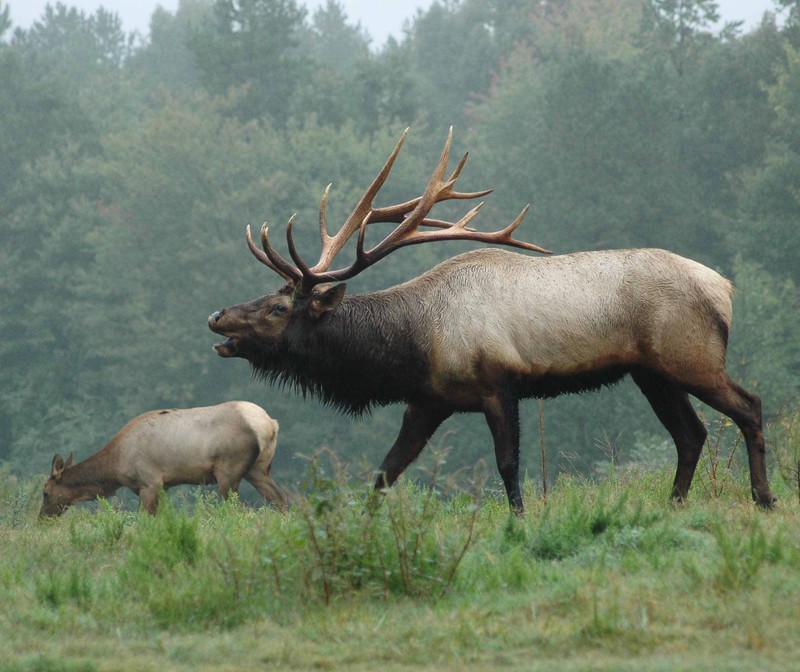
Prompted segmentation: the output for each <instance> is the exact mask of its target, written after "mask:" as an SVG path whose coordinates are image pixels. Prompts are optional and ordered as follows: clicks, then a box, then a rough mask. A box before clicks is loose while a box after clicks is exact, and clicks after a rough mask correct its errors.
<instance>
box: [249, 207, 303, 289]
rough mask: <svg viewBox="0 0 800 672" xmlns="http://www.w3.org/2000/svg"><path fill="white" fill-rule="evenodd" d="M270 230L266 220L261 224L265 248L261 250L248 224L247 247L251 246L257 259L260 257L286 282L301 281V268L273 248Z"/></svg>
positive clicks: (262, 243)
mask: <svg viewBox="0 0 800 672" xmlns="http://www.w3.org/2000/svg"><path fill="white" fill-rule="evenodd" d="M268 231H269V227H267V224H266V222H265V223H264V224H262V225H261V246H262V247H263V248H264V249H263V250H259V249H258V247H256V244H255V243H254V242H253V236H252V235H251V233H250V225H249V224H248V225H247V229H246V230H245V238H246V239H247V247H249V248H250V252H252V253H253V256H254V257H255V258H256V259H258V260H259V261H260V262H261V263H262V264H264V265H265V266H267V267H268V268H270V269H271V270H273V271H275V272H276V273H277V274H278V275H280V276H281V277H282V278H283V279H284V280H286V282H300V280H302V278H303V275H302V273H300V271H299V269H297V268H295V267H294V266H292V265H291V264H290V263H289V262H288V261H286V260H285V259H284V258H283V257H281V256H280V255H279V254H278V253H277V252H276V251H275V250H274V249H273V247H272V245H271V244H270V242H269V239H268V237H267V235H268Z"/></svg>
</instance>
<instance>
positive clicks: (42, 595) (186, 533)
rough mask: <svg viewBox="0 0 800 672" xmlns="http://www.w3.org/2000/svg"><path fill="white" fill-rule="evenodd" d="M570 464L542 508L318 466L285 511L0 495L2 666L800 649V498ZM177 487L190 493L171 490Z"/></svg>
mask: <svg viewBox="0 0 800 672" xmlns="http://www.w3.org/2000/svg"><path fill="white" fill-rule="evenodd" d="M726 478H729V479H730V487H726V488H720V495H719V496H712V495H711V494H709V493H710V492H713V490H706V489H704V488H703V487H702V486H700V484H699V483H697V484H696V487H695V488H694V489H693V491H692V493H691V495H692V496H691V499H690V501H689V502H688V503H687V504H685V505H680V506H678V505H673V504H670V503H669V502H668V491H669V484H670V480H671V478H670V474H668V473H666V472H658V473H645V472H640V471H636V470H634V471H626V472H624V473H617V474H616V475H613V476H612V477H611V478H609V479H608V480H606V481H604V482H602V483H590V482H586V481H583V480H581V479H577V478H566V477H564V478H561V479H560V480H559V481H558V482H557V483H556V484H554V486H553V487H552V488H551V489H550V491H549V494H548V498H547V501H546V502H545V501H543V500H542V499H541V498H538V497H537V495H536V493H535V492H534V491H533V488H532V486H531V485H530V484H527V487H526V493H525V495H526V502H527V503H528V512H527V513H526V515H525V516H524V517H523V518H521V519H516V518H512V517H510V516H509V514H508V512H507V509H506V505H505V503H504V501H503V500H502V498H500V497H499V496H496V495H492V494H491V493H490V494H483V495H481V496H480V497H478V498H477V499H473V498H472V497H471V496H469V495H466V494H459V495H456V496H453V497H449V498H442V497H439V496H438V495H436V494H435V492H434V491H432V490H429V489H422V488H418V487H415V486H413V485H411V484H409V483H401V484H400V485H399V487H397V488H395V489H394V490H393V491H392V492H390V493H389V495H388V496H387V497H386V499H385V501H383V502H382V503H381V504H380V505H378V506H375V505H374V503H373V502H371V501H370V498H369V496H368V494H367V493H368V491H367V490H366V489H360V488H353V487H348V486H346V485H344V484H343V483H342V482H341V479H338V478H327V477H324V476H322V475H321V471H316V472H314V475H313V477H312V480H311V482H310V483H309V492H310V493H311V494H310V495H308V496H307V497H304V498H298V499H297V501H296V502H295V505H294V507H293V508H292V510H291V511H290V512H289V513H288V514H280V513H277V512H275V511H272V510H269V509H251V508H246V507H244V506H242V505H240V504H239V503H238V502H228V503H221V502H219V500H218V499H216V498H215V497H213V496H207V495H205V496H204V495H199V496H197V497H196V498H195V499H194V500H193V501H190V502H188V503H186V502H185V503H184V505H177V504H174V503H170V502H168V501H166V500H163V501H162V503H161V508H160V512H159V514H158V516H156V517H155V518H153V517H149V516H146V515H144V514H139V513H134V512H130V511H118V510H115V509H114V508H113V507H112V506H110V505H109V504H105V503H101V504H100V505H98V506H94V507H76V508H75V509H72V510H70V511H69V512H68V513H67V514H66V515H65V516H63V517H62V518H60V519H58V520H55V521H45V522H39V521H37V520H36V508H37V506H38V501H37V497H36V496H35V494H38V493H35V490H34V488H35V487H36V486H37V484H36V483H34V482H31V483H29V484H24V483H23V484H17V483H14V484H13V487H11V486H9V487H8V488H7V492H5V493H4V494H3V497H2V503H1V504H0V535H2V542H3V548H4V553H3V558H2V560H1V561H0V601H1V602H2V603H1V605H0V606H1V607H2V608H0V632H2V637H1V638H0V661H2V662H0V670H14V671H17V670H19V671H21V672H22V671H25V672H28V671H33V670H42V671H46V670H53V671H58V672H62V671H63V672H66V671H75V672H79V671H81V672H83V671H86V672H89V671H102V670H115V671H125V670H131V671H133V670H136V671H137V672H140V671H143V670H144V671H146V670H154V671H155V670H158V671H159V672H160V671H162V670H214V671H220V670H241V669H267V668H269V669H273V668H277V669H281V668H282V669H292V670H320V669H323V670H324V669H344V668H346V669H348V670H372V669H381V670H400V669H414V670H434V669H435V670H472V669H474V670H479V669H480V670H484V669H504V670H507V669H510V670H515V669H519V670H551V669H558V670H590V669H591V670H664V671H667V670H669V671H670V672H672V671H674V670H748V671H750V670H754V669H766V668H767V667H768V666H769V667H770V668H771V669H777V670H783V669H785V670H789V669H794V668H793V666H794V665H795V664H796V661H797V660H798V659H800V635H798V634H797V633H798V628H797V604H798V596H800V537H799V536H798V535H797V529H798V522H800V515H799V514H800V505H798V499H797V496H796V494H795V493H794V492H793V491H792V490H791V489H790V488H789V486H788V485H786V484H785V482H784V481H783V480H782V479H781V478H780V477H775V478H774V481H775V483H774V486H775V489H776V490H777V491H778V494H780V495H781V496H782V499H781V504H780V507H779V508H778V510H777V511H774V512H763V511H760V510H758V509H756V508H755V507H754V506H753V504H752V503H751V502H750V501H748V499H747V498H746V490H747V488H746V487H744V486H743V485H741V480H740V479H738V477H732V476H730V475H728V476H726ZM177 499H179V498H173V501H175V500H177Z"/></svg>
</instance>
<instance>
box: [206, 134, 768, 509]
mask: <svg viewBox="0 0 800 672" xmlns="http://www.w3.org/2000/svg"><path fill="white" fill-rule="evenodd" d="M407 132H408V131H407V130H406V133H407ZM406 133H404V134H403V136H402V137H401V138H400V141H399V142H398V143H397V146H396V147H395V149H394V150H393V151H392V153H391V155H390V156H389V158H388V160H387V161H386V163H385V165H384V166H383V169H382V170H381V171H380V173H379V174H378V176H377V177H376V178H375V180H374V181H373V182H372V184H371V185H370V186H369V188H368V189H367V190H366V192H365V194H364V195H363V196H362V197H361V199H360V200H359V202H358V204H357V205H356V206H355V208H354V210H353V211H352V213H351V214H350V215H349V217H348V218H347V219H346V221H345V222H344V224H343V225H342V227H341V228H340V229H339V231H338V232H337V233H336V234H335V235H329V233H328V227H327V224H326V218H325V208H326V203H327V200H328V194H329V190H330V186H329V187H328V189H326V190H325V194H324V196H323V198H322V203H321V206H320V215H319V224H320V237H321V239H322V254H321V256H320V259H319V261H318V262H317V263H316V264H315V265H314V266H309V265H308V264H307V263H306V262H305V261H304V260H303V259H302V258H301V257H300V255H299V253H298V251H297V249H296V247H295V244H294V240H293V236H292V226H293V222H294V217H292V218H291V219H290V220H289V223H288V226H287V230H286V237H287V244H288V250H289V253H290V255H291V259H292V261H293V262H294V263H291V262H289V261H287V260H286V259H285V258H284V257H282V256H281V255H280V254H278V252H277V251H276V250H275V249H274V247H273V246H272V244H271V242H270V240H269V237H268V229H267V228H266V225H264V226H262V228H261V249H259V247H258V246H257V245H256V244H255V243H254V241H253V239H252V236H251V233H250V228H249V227H248V228H247V236H246V240H247V244H248V247H249V248H250V250H251V252H252V253H253V255H255V257H256V258H257V259H258V260H259V261H261V262H262V263H264V264H265V265H266V266H267V267H269V268H270V269H271V270H272V271H274V272H276V273H277V274H278V275H280V276H281V277H282V278H283V279H284V281H285V282H286V284H285V285H284V286H283V288H282V289H280V290H279V291H278V292H277V293H275V294H268V295H265V296H262V297H261V298H258V299H255V300H253V301H250V302H248V303H242V304H238V305H235V306H233V307H230V308H225V309H224V310H220V311H218V312H215V313H214V314H212V315H211V316H210V317H209V319H208V326H209V328H210V329H211V330H212V331H213V332H215V333H217V334H220V335H222V336H224V337H227V340H226V341H225V342H223V343H219V344H217V345H215V346H214V347H215V349H216V351H217V354H218V355H220V356H221V357H241V358H244V359H246V360H248V361H249V362H250V364H251V366H252V368H253V369H254V372H255V373H256V375H260V376H262V377H264V378H265V379H267V380H268V381H270V382H280V383H289V384H291V385H293V386H295V387H296V388H297V389H299V390H301V391H303V392H304V393H310V394H312V395H315V396H317V397H318V398H320V399H321V400H323V401H324V402H326V403H329V404H332V405H333V406H335V407H337V408H338V409H340V410H342V411H344V412H349V413H351V414H360V413H362V412H364V411H366V410H368V409H369V408H370V407H371V406H373V405H376V404H377V405H386V404H391V403H396V402H403V403H405V404H406V408H405V413H404V416H403V422H402V426H401V428H400V433H399V435H398V436H397V439H396V440H395V442H394V445H392V447H391V449H390V450H389V452H388V454H387V455H386V457H385V458H384V460H383V463H382V464H381V466H380V471H379V474H378V477H377V479H376V482H375V487H376V488H377V489H380V488H383V487H387V486H390V485H391V484H392V483H394V481H395V480H396V479H397V478H398V476H399V475H400V474H401V473H402V472H403V471H404V469H405V468H406V467H407V466H408V465H409V464H410V463H411V462H412V461H413V460H414V459H415V458H416V457H417V456H418V455H419V453H420V451H421V450H422V448H423V447H424V445H425V444H426V442H427V441H428V439H429V438H430V437H431V435H432V434H433V432H434V431H435V430H436V428H437V427H438V426H439V425H440V424H441V423H442V422H443V421H444V420H445V419H446V418H448V417H450V416H451V415H452V414H453V413H458V412H468V411H469V412H481V413H483V414H484V415H485V417H486V421H487V423H488V425H489V428H490V430H491V433H492V437H493V440H494V450H495V457H496V461H497V467H498V470H499V472H500V476H501V478H502V481H503V484H504V486H505V490H506V494H507V496H508V500H509V504H510V506H511V508H512V510H514V511H515V512H518V513H519V512H522V511H523V502H522V496H521V492H520V485H519V410H518V406H519V400H520V399H523V398H529V397H540V398H541V397H554V396H557V395H560V394H563V393H568V392H581V391H584V390H591V389H596V388H598V387H600V386H602V385H608V384H610V383H613V382H615V381H617V380H619V379H620V378H622V377H623V376H625V375H627V374H630V375H631V376H632V378H633V380H634V381H635V382H636V384H637V385H638V386H639V388H640V389H641V391H642V392H643V393H644V395H645V397H646V398H647V400H648V401H649V402H650V405H651V406H652V408H653V410H654V411H655V413H656V415H657V416H658V418H659V420H660V421H661V423H662V424H663V425H664V427H665V428H666V429H667V431H668V432H669V433H670V434H671V436H672V439H673V440H674V442H675V446H676V448H677V452H678V466H677V472H676V475H675V481H674V484H673V488H672V497H673V498H675V499H678V500H683V499H684V498H685V497H686V495H687V493H688V491H689V487H690V485H691V482H692V477H693V476H694V472H695V468H696V466H697V461H698V459H699V456H700V453H701V450H702V448H703V444H704V442H705V439H706V435H707V432H706V429H705V427H704V425H703V423H702V422H701V420H700V419H699V417H698V415H697V413H696V412H695V410H694V409H693V407H692V404H691V402H690V400H689V396H688V395H689V394H691V395H693V396H695V397H697V398H698V399H700V400H702V401H703V402H705V403H706V404H708V405H709V406H711V407H713V408H714V409H716V410H718V411H720V412H721V413H723V414H725V415H727V416H728V417H729V418H731V420H733V421H734V422H735V423H736V424H737V425H738V427H739V428H740V429H741V431H742V433H743V434H744V438H745V441H746V444H747V453H748V457H749V466H750V482H751V486H752V495H753V498H754V499H755V501H756V502H757V503H758V504H760V505H762V506H764V507H770V506H772V504H773V501H774V499H775V498H774V497H773V495H772V493H771V491H770V487H769V483H768V481H767V473H766V465H765V447H764V436H763V433H762V423H761V402H760V399H759V398H758V397H757V396H755V395H754V394H751V393H749V392H747V391H746V390H744V389H743V388H742V387H740V386H739V385H738V384H737V383H735V382H734V381H733V380H732V379H731V378H730V376H729V375H728V373H727V372H726V370H725V354H726V348H727V341H728V331H729V328H730V324H731V293H732V290H733V288H732V285H731V283H730V282H728V281H727V280H726V279H724V278H723V277H721V276H720V275H719V274H717V273H716V272H714V271H712V270H711V269H709V268H706V267H705V266H703V265H701V264H699V263H697V262H694V261H691V260H689V259H685V258H683V257H680V256H677V255H675V254H672V253H670V252H667V251H664V250H659V249H627V250H608V251H595V252H582V253H576V254H565V255H553V256H529V255H524V254H519V253H514V252H510V251H507V250H502V249H497V248H482V249H478V250H474V251H471V252H467V253H465V254H460V255H458V256H455V257H452V258H451V259H448V260H447V261H444V262H443V263H441V264H439V265H438V266H436V267H434V268H433V269H432V270H430V271H427V272H426V273H424V274H422V275H421V276H419V277H416V278H413V279H412V280H409V281H407V282H404V283H402V284H400V285H397V286H395V287H391V288H389V289H386V290H382V291H377V292H371V293H368V294H363V295H354V296H345V284H343V282H342V281H344V280H347V279H349V278H352V277H353V276H355V275H356V274H357V273H360V272H361V271H363V270H364V269H366V268H368V267H369V266H371V265H372V264H374V263H376V262H377V261H379V260H380V259H383V258H384V257H386V256H387V255H388V254H390V253H391V252H393V251H394V250H397V249H398V248H401V247H403V246H406V245H416V244H420V243H426V242H432V241H438V240H453V239H459V240H473V241H479V242H482V243H499V244H502V245H508V246H513V247H517V248H521V249H524V250H531V251H535V252H540V253H544V254H547V255H549V254H550V253H549V252H548V251H547V250H544V249H543V248H541V247H538V246H537V245H533V244H531V243H526V242H522V241H519V240H516V239H515V238H513V236H512V234H513V232H514V231H515V229H516V228H517V227H518V226H519V224H520V223H521V221H522V218H523V217H524V215H525V212H526V210H527V207H526V208H525V210H523V211H522V213H520V215H519V216H518V217H517V218H516V219H515V220H514V221H513V222H512V223H511V224H510V225H508V226H507V227H506V228H504V229H501V230H499V231H494V232H488V233H487V232H479V231H476V230H474V229H472V228H470V227H469V224H470V223H471V222H472V220H473V219H474V217H475V216H476V214H477V213H478V210H479V208H480V207H481V205H482V204H479V205H478V206H476V207H475V208H473V209H472V210H470V211H469V212H467V214H466V215H464V216H463V217H462V218H461V219H460V220H459V221H457V222H448V221H441V220H437V219H432V218H429V217H428V215H429V212H430V210H431V208H432V207H433V206H434V205H435V204H437V203H439V202H442V201H448V200H453V199H473V198H478V197H481V196H483V195H485V194H488V193H489V192H490V191H491V190H487V191H481V192H474V193H462V192H458V191H456V190H455V182H456V180H457V178H458V176H459V174H460V173H461V171H462V169H463V167H464V164H465V162H466V159H467V155H464V157H463V158H462V160H461V162H460V163H459V164H458V166H457V167H456V169H455V171H454V172H453V173H452V174H451V175H450V176H449V177H447V178H445V175H446V170H447V163H448V156H449V152H450V144H451V137H452V129H451V131H450V134H449V135H448V138H447V141H446V143H445V146H444V149H443V151H442V154H441V157H440V159H439V162H438V164H437V166H436V168H435V170H434V171H433V174H432V176H431V177H430V179H429V181H428V184H427V186H426V188H425V190H424V192H423V194H422V195H421V196H419V197H418V198H414V199H412V200H409V201H407V202H405V203H399V204H397V205H390V206H386V207H375V206H374V205H373V201H374V199H375V197H376V195H377V193H378V191H379V190H380V188H381V186H382V185H383V184H384V182H385V180H386V178H387V176H388V174H389V171H390V170H391V167H392V164H393V162H394V160H395V158H396V156H397V154H398V152H399V151H400V148H401V147H402V144H403V141H404V139H405V137H406ZM378 222H390V223H396V224H397V227H396V228H394V230H393V231H392V232H391V233H389V234H388V236H386V237H385V238H384V239H383V240H382V241H381V242H379V243H378V244H377V245H375V246H374V247H372V248H370V249H367V246H366V244H365V234H366V229H367V227H368V226H370V225H372V224H374V223H378ZM356 233H358V236H357V239H356V240H357V242H356V254H355V259H354V261H352V263H351V264H349V265H347V266H342V267H341V268H337V269H331V265H332V262H333V260H334V258H335V256H336V255H337V254H338V253H339V252H340V251H341V249H342V248H343V247H344V245H345V243H347V242H348V240H350V239H351V238H352V237H353V235H354V234H356Z"/></svg>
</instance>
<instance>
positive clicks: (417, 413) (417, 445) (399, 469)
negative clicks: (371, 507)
mask: <svg viewBox="0 0 800 672" xmlns="http://www.w3.org/2000/svg"><path fill="white" fill-rule="evenodd" d="M452 414H453V409H452V408H448V407H442V406H437V405H434V404H429V405H425V406H422V405H420V404H416V403H410V404H409V405H408V406H406V410H405V413H404V414H403V424H402V426H401V427H400V433H399V434H398V435H397V438H396V439H395V442H394V444H393V445H392V447H391V449H390V450H389V452H388V453H387V454H386V457H384V458H383V462H382V463H381V466H380V471H379V473H378V477H377V478H376V479H375V489H376V490H382V489H384V488H388V487H390V486H391V485H392V484H393V483H394V482H395V481H396V480H397V478H398V477H399V476H400V474H402V473H403V472H404V471H405V469H406V467H407V466H408V465H409V464H411V463H412V462H413V461H414V460H415V459H416V458H417V456H418V455H419V454H420V452H421V451H422V449H423V448H424V447H425V444H426V443H427V442H428V439H430V438H431V436H432V435H433V433H434V432H435V431H436V428H437V427H438V426H439V425H441V424H442V423H443V422H444V421H445V420H447V418H449V417H450V416H451V415H452Z"/></svg>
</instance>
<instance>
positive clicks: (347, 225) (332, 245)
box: [310, 128, 409, 275]
mask: <svg viewBox="0 0 800 672" xmlns="http://www.w3.org/2000/svg"><path fill="white" fill-rule="evenodd" d="M408 131H409V129H408V128H406V129H405V130H404V131H403V134H402V135H401V136H400V139H399V140H398V141H397V144H396V145H395V148H394V149H393V150H392V153H391V154H390V155H389V158H388V159H386V163H385V164H384V165H383V168H381V171H380V172H379V173H378V175H377V176H376V177H375V179H374V180H373V181H372V184H370V185H369V187H368V188H367V190H366V191H365V192H364V195H363V196H362V197H361V198H360V199H359V201H358V203H357V204H356V207H355V208H353V212H351V213H350V216H349V217H348V218H347V219H346V220H345V222H344V224H342V228H341V229H339V231H338V232H337V233H336V234H335V235H333V236H330V235H328V231H327V224H323V220H324V209H325V205H326V204H327V193H328V192H327V189H326V192H325V195H324V196H323V205H322V206H321V208H320V237H321V238H322V254H321V255H320V258H319V261H318V262H317V263H316V264H315V265H314V266H313V267H312V268H311V269H310V270H311V272H312V275H313V274H316V273H320V272H322V271H327V270H328V268H329V267H330V265H331V263H332V262H333V259H334V257H335V256H336V255H337V254H338V253H339V252H340V251H341V249H342V248H343V247H344V246H345V244H346V243H347V241H348V240H350V238H352V236H353V234H354V233H355V232H356V231H358V229H359V227H360V226H361V222H362V220H363V219H364V217H365V216H367V215H368V214H370V213H371V212H372V201H373V200H375V196H376V195H377V194H378V192H379V191H380V189H381V187H382V186H383V184H384V182H386V178H387V177H389V172H390V171H391V170H392V166H393V165H394V161H395V159H396V158H397V155H398V154H399V153H400V149H401V148H402V147H403V143H404V142H405V141H406V137H407V136H408ZM323 227H324V231H323Z"/></svg>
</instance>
